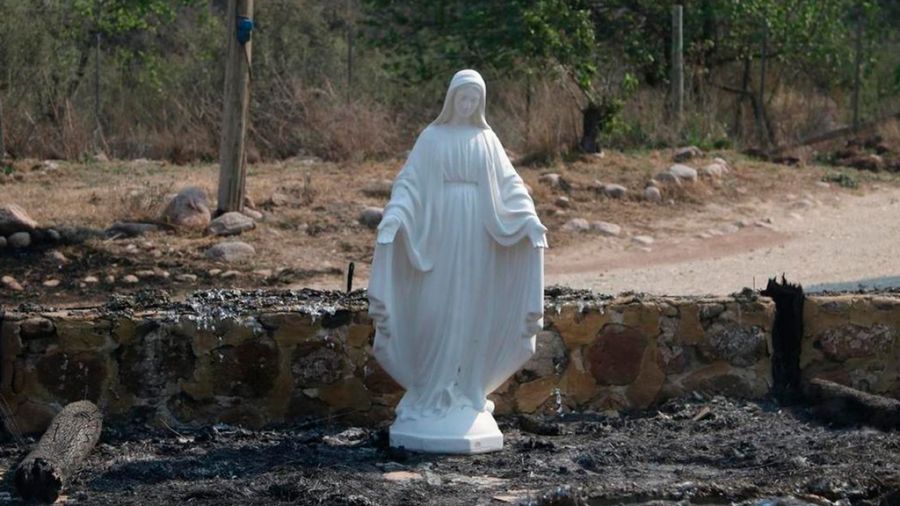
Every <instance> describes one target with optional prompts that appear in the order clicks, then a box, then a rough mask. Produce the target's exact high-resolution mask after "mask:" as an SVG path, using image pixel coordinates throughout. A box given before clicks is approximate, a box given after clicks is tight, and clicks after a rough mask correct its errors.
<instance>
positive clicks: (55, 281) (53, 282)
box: [44, 279, 60, 288]
mask: <svg viewBox="0 0 900 506" xmlns="http://www.w3.org/2000/svg"><path fill="white" fill-rule="evenodd" d="M59 283H60V281H59V280H58V279H48V280H47V281H44V286H46V287H47V288H56V287H57V286H59Z"/></svg>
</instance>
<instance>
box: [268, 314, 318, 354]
mask: <svg viewBox="0 0 900 506" xmlns="http://www.w3.org/2000/svg"><path fill="white" fill-rule="evenodd" d="M329 321H331V320H329ZM259 322H260V323H261V324H262V325H263V327H265V328H266V329H268V330H269V331H270V332H271V335H272V338H273V339H275V342H276V343H278V346H279V347H282V348H289V347H291V346H295V345H297V344H300V343H302V342H305V341H307V340H310V339H313V338H314V337H315V336H316V334H317V333H318V332H319V330H320V329H321V328H322V320H321V319H317V318H316V317H315V316H313V315H310V314H302V313H298V312H289V313H269V314H263V315H260V316H259Z"/></svg>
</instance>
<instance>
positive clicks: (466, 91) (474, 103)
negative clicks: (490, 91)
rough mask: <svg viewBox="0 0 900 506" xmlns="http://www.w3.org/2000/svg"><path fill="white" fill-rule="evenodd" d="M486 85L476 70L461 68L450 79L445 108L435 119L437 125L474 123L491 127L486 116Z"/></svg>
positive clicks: (483, 126) (474, 124) (482, 126)
mask: <svg viewBox="0 0 900 506" xmlns="http://www.w3.org/2000/svg"><path fill="white" fill-rule="evenodd" d="M485 96H486V93H485V85H484V79H482V78H481V74H479V73H478V72H476V71H474V70H470V69H467V70H460V71H459V72H457V73H456V74H455V75H454V76H453V79H452V80H451V81H450V87H449V88H448V89H447V96H446V97H445V98H444V108H443V109H442V110H441V114H440V115H438V117H437V119H436V120H434V123H433V124H435V125H442V124H454V125H466V124H469V125H473V126H478V127H481V128H490V126H488V124H487V121H486V120H485V118H484V105H485Z"/></svg>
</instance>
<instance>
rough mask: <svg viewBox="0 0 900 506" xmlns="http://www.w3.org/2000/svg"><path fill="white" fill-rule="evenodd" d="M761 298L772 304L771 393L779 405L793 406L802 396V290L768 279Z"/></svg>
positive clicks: (784, 281) (783, 279)
mask: <svg viewBox="0 0 900 506" xmlns="http://www.w3.org/2000/svg"><path fill="white" fill-rule="evenodd" d="M760 295H765V296H767V297H771V298H772V300H773V301H774V302H775V321H774V322H773V324H772V380H773V382H774V384H773V385H772V393H773V394H774V395H775V398H776V399H778V401H779V402H781V403H782V404H794V403H796V402H798V401H799V400H800V399H801V397H802V395H803V392H802V389H801V386H802V382H803V380H802V375H801V373H800V347H801V342H802V340H803V302H804V300H805V299H806V296H805V295H804V294H803V287H802V286H800V285H799V284H798V285H794V284H791V283H788V282H787V280H786V279H785V278H784V275H782V276H781V283H779V282H778V280H777V278H772V279H769V283H768V285H767V286H766V289H765V290H763V291H761V292H760Z"/></svg>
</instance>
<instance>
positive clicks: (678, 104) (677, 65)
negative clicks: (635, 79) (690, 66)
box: [671, 5, 684, 136]
mask: <svg viewBox="0 0 900 506" xmlns="http://www.w3.org/2000/svg"><path fill="white" fill-rule="evenodd" d="M682 10H683V9H682V6H681V5H673V6H672V90H671V93H672V116H673V119H674V120H675V124H676V128H677V129H678V134H679V136H680V135H681V119H682V114H683V112H684V34H683V31H682V29H683V23H682Z"/></svg>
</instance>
